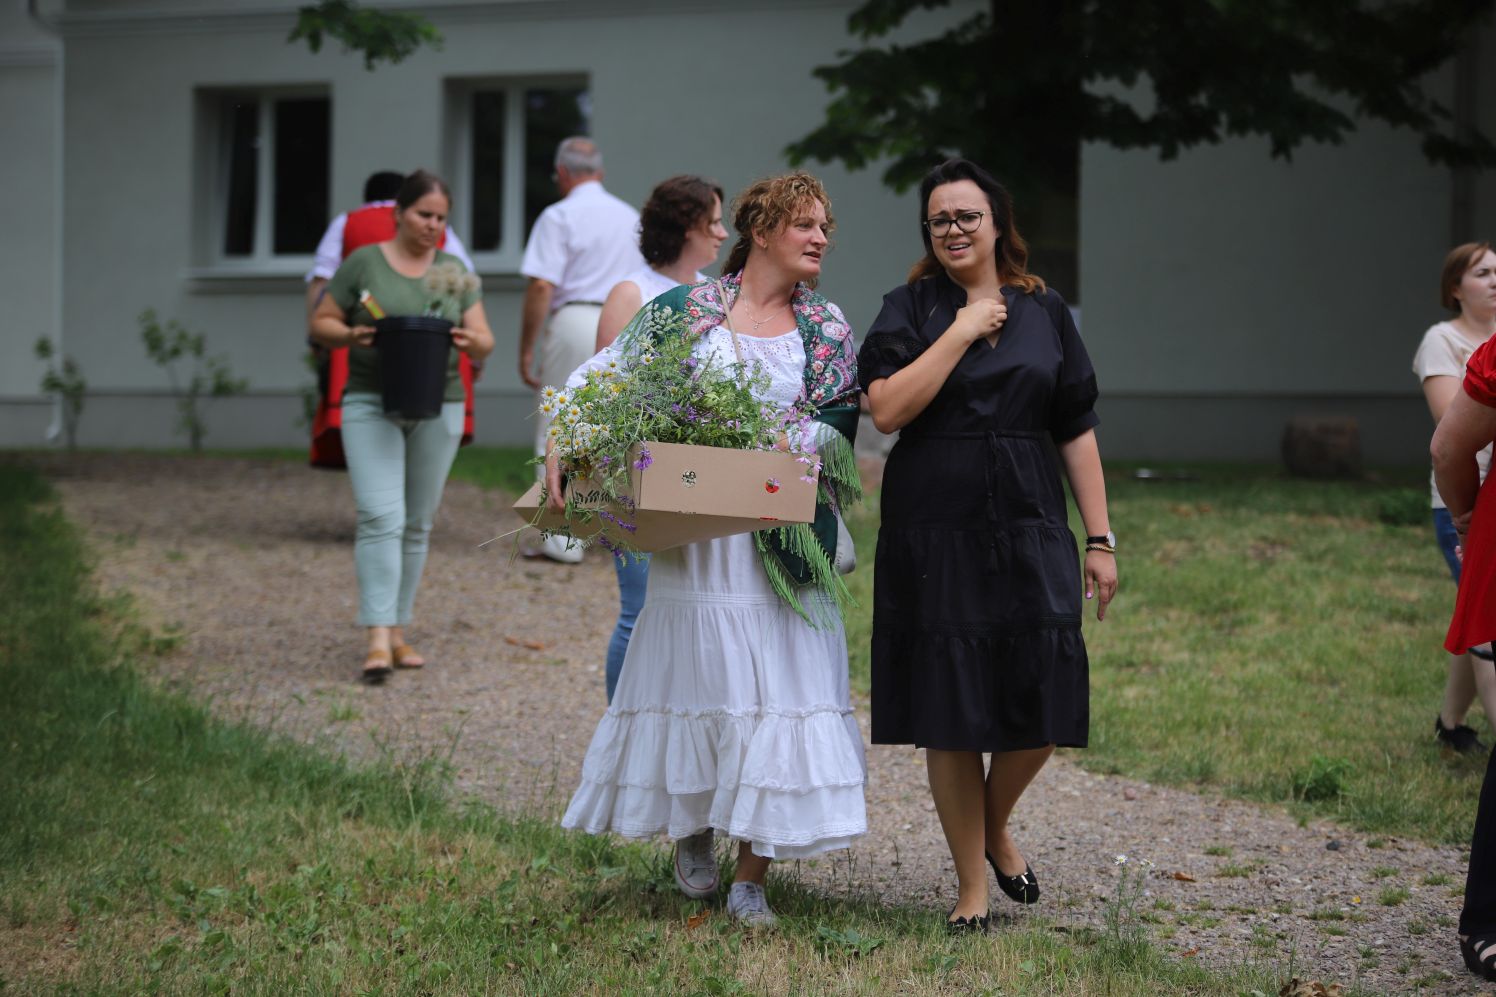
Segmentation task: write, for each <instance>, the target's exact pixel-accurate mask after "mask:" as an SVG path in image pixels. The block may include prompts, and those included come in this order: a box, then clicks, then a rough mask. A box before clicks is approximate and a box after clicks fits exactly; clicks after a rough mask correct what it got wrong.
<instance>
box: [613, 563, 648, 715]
mask: <svg viewBox="0 0 1496 997" xmlns="http://www.w3.org/2000/svg"><path fill="white" fill-rule="evenodd" d="M613 568H614V570H615V571H617V573H618V625H617V626H615V627H614V628H613V636H612V638H611V639H610V640H609V641H608V666H607V670H606V672H605V678H606V681H607V684H608V702H609V703H611V702H613V690H614V689H617V688H618V676H619V675H621V674H623V656H624V655H625V654H627V653H628V649H629V638H630V637H632V636H633V635H634V622H635V621H636V620H638V619H639V610H640V609H643V608H644V593H645V590H646V589H648V587H649V558H648V557H647V556H646V557H645V558H644V559H643V560H639V561H636V560H634V559H633V558H632V557H624V558H619V557H615V558H614V559H613Z"/></svg>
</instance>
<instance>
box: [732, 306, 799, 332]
mask: <svg viewBox="0 0 1496 997" xmlns="http://www.w3.org/2000/svg"><path fill="white" fill-rule="evenodd" d="M788 307H789V305H788V304H783V305H780V306H779V307H778V308H776V309H774V311H772V312H770V313H769V315H768V317H766V318H758V317H756V316H755V315H754V314H753V313H752V312H750V311H748V303H747V302H746V301H745V302H743V312H744V314H746V315H747V316H748V321H750V322H752V323H753V331H754V332H758V330H760V329H762V328H763V327H764V326H766V325H768V324H769V323H770V322H772V321H774V317H775V316H776V315H778V314H779V313H780V312H782V311H784V310H785V309H786V308H788Z"/></svg>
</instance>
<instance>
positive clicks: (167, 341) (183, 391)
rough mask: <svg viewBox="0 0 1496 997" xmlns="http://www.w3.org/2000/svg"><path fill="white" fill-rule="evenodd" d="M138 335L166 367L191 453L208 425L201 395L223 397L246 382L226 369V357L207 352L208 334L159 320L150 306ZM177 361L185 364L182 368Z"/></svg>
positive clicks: (199, 444) (244, 386)
mask: <svg viewBox="0 0 1496 997" xmlns="http://www.w3.org/2000/svg"><path fill="white" fill-rule="evenodd" d="M140 338H141V339H142V340H144V341H145V352H146V355H148V356H149V357H150V358H151V359H152V360H154V361H155V362H156V365H157V366H159V367H161V368H162V369H163V370H165V371H166V378H167V380H168V381H169V382H170V384H171V393H172V394H173V395H174V396H175V397H176V400H177V428H178V429H179V430H181V431H182V432H184V433H186V434H187V439H188V442H189V444H190V446H191V447H192V452H193V453H200V452H201V451H202V449H203V437H205V436H207V435H208V425H207V422H206V421H205V420H204V418H203V408H202V406H203V398H204V397H205V396H206V397H209V398H226V397H228V396H229V395H238V394H242V393H243V392H244V391H245V389H247V388H248V387H249V382H248V381H247V380H245V379H244V378H242V377H234V376H233V375H232V374H231V373H230V372H229V364H228V360H226V359H225V358H223V357H210V356H208V338H207V336H206V335H205V334H203V333H201V332H188V331H187V329H185V328H184V327H183V326H182V325H181V324H180V323H178V322H177V321H176V320H175V319H168V320H166V322H164V323H163V322H161V321H160V320H159V319H158V318H157V317H156V310H155V309H154V308H147V309H146V310H145V311H143V312H141V313H140ZM179 365H181V366H185V370H182V369H180V367H179Z"/></svg>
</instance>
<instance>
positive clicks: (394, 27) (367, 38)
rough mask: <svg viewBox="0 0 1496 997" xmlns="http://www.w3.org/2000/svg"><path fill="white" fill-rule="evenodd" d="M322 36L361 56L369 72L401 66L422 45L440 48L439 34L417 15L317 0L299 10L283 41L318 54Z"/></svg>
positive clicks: (351, 1)
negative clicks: (381, 65) (301, 43)
mask: <svg viewBox="0 0 1496 997" xmlns="http://www.w3.org/2000/svg"><path fill="white" fill-rule="evenodd" d="M324 36H327V37H331V38H336V39H337V40H338V41H340V42H342V43H343V49H344V51H348V52H357V53H359V54H360V55H362V56H363V57H364V68H365V69H367V70H371V71H372V70H373V69H374V67H375V66H376V65H377V64H379V63H380V62H388V63H390V64H391V65H394V64H395V63H398V62H403V61H404V60H405V59H406V58H407V57H409V56H411V55H413V54H414V53H415V51H416V50H417V49H418V48H420V47H421V46H422V45H428V46H430V47H431V48H433V49H438V50H439V49H440V48H441V47H442V35H441V32H439V31H437V30H436V28H435V27H433V26H432V24H431V22H430V21H427V20H426V19H425V18H424V17H421V16H420V15H419V14H406V13H403V12H400V11H386V10H366V9H364V8H362V7H360V6H359V5H358V4H357V3H355V2H354V0H320V2H318V3H314V4H308V5H307V6H305V7H301V8H299V9H298V10H297V12H296V27H294V28H292V29H291V34H290V36H289V37H287V38H286V41H288V42H297V41H302V40H303V39H304V40H305V41H306V44H307V48H309V49H311V50H312V51H313V52H320V51H322V39H323V37H324Z"/></svg>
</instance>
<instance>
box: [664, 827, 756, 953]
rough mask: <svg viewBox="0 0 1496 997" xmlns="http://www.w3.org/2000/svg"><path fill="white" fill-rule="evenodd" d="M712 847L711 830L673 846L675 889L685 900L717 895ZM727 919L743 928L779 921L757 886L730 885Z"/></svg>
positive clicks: (714, 858) (714, 856) (714, 857)
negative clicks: (678, 889)
mask: <svg viewBox="0 0 1496 997" xmlns="http://www.w3.org/2000/svg"><path fill="white" fill-rule="evenodd" d="M713 844H714V838H713V836H712V829H711V828H707V829H706V830H705V831H702V832H701V833H699V834H693V835H691V836H690V837H687V838H681V839H680V840H679V841H677V842H676V843H675V885H676V886H677V887H679V888H680V891H681V892H682V893H684V894H685V895H686V896H688V897H692V898H694V899H696V900H710V899H711V898H712V897H715V896H716V895H717V890H718V888H719V887H720V886H721V879H720V876H719V874H718V872H717V855H716V852H715V850H714V849H713V847H712V846H713ZM727 916H728V917H730V918H732V919H733V920H734V921H737V922H738V923H739V924H741V925H743V926H744V927H747V928H772V927H774V925H775V924H777V923H778V920H779V919H778V918H776V917H775V916H774V912H773V911H772V910H770V909H769V899H768V897H766V896H765V895H764V888H763V887H762V886H760V885H759V884H758V883H733V884H732V887H731V888H730V889H729V890H728V891H727Z"/></svg>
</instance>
